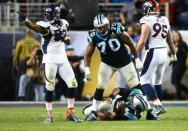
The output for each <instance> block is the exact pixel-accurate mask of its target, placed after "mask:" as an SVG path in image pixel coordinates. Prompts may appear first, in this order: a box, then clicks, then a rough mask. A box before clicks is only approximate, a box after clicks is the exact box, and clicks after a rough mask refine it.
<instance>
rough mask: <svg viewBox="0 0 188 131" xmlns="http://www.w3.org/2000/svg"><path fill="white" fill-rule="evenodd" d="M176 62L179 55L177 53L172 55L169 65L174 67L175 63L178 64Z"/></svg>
mask: <svg viewBox="0 0 188 131" xmlns="http://www.w3.org/2000/svg"><path fill="white" fill-rule="evenodd" d="M176 62H177V56H176V55H171V57H170V63H169V66H172V68H174V67H175V65H176Z"/></svg>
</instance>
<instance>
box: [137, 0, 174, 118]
mask: <svg viewBox="0 0 188 131" xmlns="http://www.w3.org/2000/svg"><path fill="white" fill-rule="evenodd" d="M144 15H145V16H144V17H143V18H141V20H140V23H141V37H140V40H139V42H138V45H137V51H138V53H139V52H141V51H142V50H143V49H144V46H145V49H146V50H147V53H146V58H145V60H144V68H143V70H142V72H141V78H140V81H141V84H142V86H143V90H144V92H145V93H146V96H147V98H148V100H149V101H150V102H151V103H152V105H154V106H155V108H156V112H157V114H158V115H159V114H163V113H166V109H165V108H164V106H163V105H162V104H161V102H160V100H159V98H158V97H160V96H157V93H156V90H158V91H159V92H162V78H163V74H164V70H165V64H166V62H167V57H168V56H167V44H168V46H169V49H170V51H171V62H175V61H176V60H177V58H176V53H175V48H174V43H173V41H172V38H171V32H170V25H169V21H168V19H167V18H166V17H165V16H160V15H159V3H158V2H156V1H155V0H152V1H149V2H146V3H145V4H144ZM154 87H155V88H154ZM155 89H156V90H155Z"/></svg>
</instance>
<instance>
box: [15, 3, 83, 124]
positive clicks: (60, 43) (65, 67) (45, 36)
mask: <svg viewBox="0 0 188 131" xmlns="http://www.w3.org/2000/svg"><path fill="white" fill-rule="evenodd" d="M18 13H19V18H20V21H22V22H24V24H25V25H26V26H27V27H29V28H30V29H33V30H34V31H36V32H38V33H40V34H41V36H42V43H41V49H42V51H43V64H44V74H45V79H46V94H45V99H46V110H47V113H48V119H47V122H49V123H51V122H53V114H52V113H53V112H52V105H53V103H52V101H53V91H54V90H55V78H56V74H57V73H58V74H59V75H60V76H61V78H62V79H63V80H64V81H65V83H66V84H67V86H68V87H69V88H68V89H67V97H68V98H67V101H68V109H67V115H66V120H70V121H76V122H81V119H79V118H78V117H76V116H75V115H74V101H75V91H76V88H77V81H76V79H75V75H74V72H73V70H72V67H71V65H70V63H69V62H68V59H67V56H66V53H65V44H66V43H68V42H69V38H68V37H67V35H66V32H67V27H68V26H69V24H68V22H67V21H66V20H64V19H60V18H59V13H60V9H59V7H58V6H56V5H54V4H50V5H48V6H47V7H46V8H45V21H38V22H37V23H35V24H34V23H32V22H31V21H30V20H29V19H28V18H27V17H26V16H25V15H24V14H23V13H21V12H18Z"/></svg>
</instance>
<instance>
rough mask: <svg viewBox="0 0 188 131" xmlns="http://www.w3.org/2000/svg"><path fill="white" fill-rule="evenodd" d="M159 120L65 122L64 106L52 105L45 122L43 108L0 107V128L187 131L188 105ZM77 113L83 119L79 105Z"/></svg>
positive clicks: (19, 130) (25, 130)
mask: <svg viewBox="0 0 188 131" xmlns="http://www.w3.org/2000/svg"><path fill="white" fill-rule="evenodd" d="M167 109H168V113H167V114H165V115H163V116H161V120H160V121H146V120H144V117H143V118H142V120H140V121H96V122H87V121H84V122H82V123H74V122H67V121H64V120H63V119H64V113H65V108H64V109H62V108H59V107H58V108H55V121H54V123H53V124H44V123H43V120H44V118H45V117H46V112H45V110H44V108H41V107H38V108H29V107H28V108H21V107H18V108H0V131H141V130H142V131H188V108H187V107H170V108H167ZM77 114H79V115H80V116H81V117H82V118H84V116H83V115H82V114H81V108H77Z"/></svg>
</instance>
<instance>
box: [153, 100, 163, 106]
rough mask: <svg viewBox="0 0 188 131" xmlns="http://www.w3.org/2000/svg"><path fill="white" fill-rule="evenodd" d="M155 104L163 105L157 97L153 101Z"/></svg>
mask: <svg viewBox="0 0 188 131" xmlns="http://www.w3.org/2000/svg"><path fill="white" fill-rule="evenodd" d="M153 104H154V105H162V103H161V102H160V100H159V99H156V100H155V101H153Z"/></svg>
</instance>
